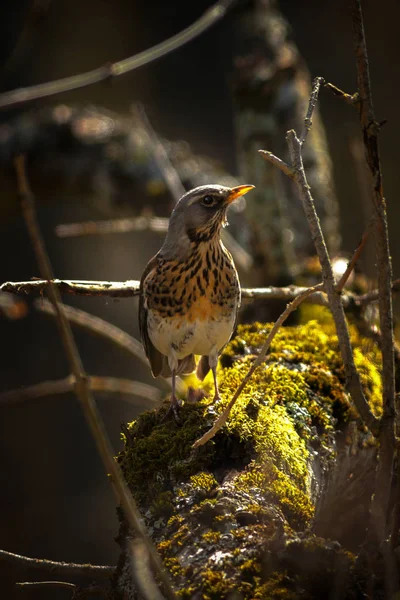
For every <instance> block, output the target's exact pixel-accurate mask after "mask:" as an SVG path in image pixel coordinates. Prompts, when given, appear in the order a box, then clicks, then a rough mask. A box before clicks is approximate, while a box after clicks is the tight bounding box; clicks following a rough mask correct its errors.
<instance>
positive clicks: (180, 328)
mask: <svg viewBox="0 0 400 600" xmlns="http://www.w3.org/2000/svg"><path fill="white" fill-rule="evenodd" d="M143 289H144V297H145V298H146V309H147V327H148V334H149V337H150V340H151V342H152V344H153V345H154V346H155V348H156V349H157V350H158V351H159V352H161V353H162V354H163V355H165V356H171V350H172V353H173V354H174V355H175V359H176V365H172V366H175V368H176V369H177V371H178V372H179V370H180V369H179V361H182V360H183V359H185V358H186V357H188V356H190V355H193V354H201V355H206V356H213V355H217V354H218V352H219V350H220V349H221V348H222V347H223V346H224V345H225V344H226V343H227V342H228V341H229V339H230V337H231V334H232V331H233V329H234V325H235V320H236V315H237V311H238V308H239V305H240V287H239V280H238V276H237V272H236V269H235V266H234V263H233V261H232V257H231V255H230V254H229V252H228V251H227V249H226V248H225V247H224V245H223V244H222V242H221V241H220V240H215V241H214V243H211V244H204V243H200V244H196V245H195V246H194V247H193V249H192V252H191V253H190V254H189V256H188V257H187V259H186V260H185V261H184V262H178V261H175V260H166V259H164V258H163V257H162V256H159V257H158V256H156V257H155V259H154V263H153V265H152V266H151V269H149V272H148V274H147V275H146V277H145V279H144V280H143ZM187 362H188V361H186V363H187ZM183 366H184V367H185V368H186V367H187V364H185V365H183ZM189 366H191V367H192V369H191V370H193V367H194V364H193V361H192V364H191V365H189ZM163 371H165V369H163Z"/></svg>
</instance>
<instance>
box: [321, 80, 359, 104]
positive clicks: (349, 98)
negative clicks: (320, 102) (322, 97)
mask: <svg viewBox="0 0 400 600" xmlns="http://www.w3.org/2000/svg"><path fill="white" fill-rule="evenodd" d="M324 87H325V88H326V89H327V90H329V91H330V92H332V94H334V95H335V96H337V97H338V98H341V99H342V100H344V101H345V102H346V103H347V104H351V105H353V106H354V105H357V104H359V102H360V98H359V96H358V94H357V93H355V94H346V92H344V91H343V90H341V89H340V88H338V87H337V86H336V85H333V84H332V83H325V85H324Z"/></svg>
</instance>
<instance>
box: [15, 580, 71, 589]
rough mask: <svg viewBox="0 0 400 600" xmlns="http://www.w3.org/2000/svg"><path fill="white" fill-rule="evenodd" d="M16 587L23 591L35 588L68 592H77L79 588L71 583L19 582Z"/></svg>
mask: <svg viewBox="0 0 400 600" xmlns="http://www.w3.org/2000/svg"><path fill="white" fill-rule="evenodd" d="M15 585H16V586H17V587H19V588H22V589H24V588H25V589H27V588H35V587H50V588H52V587H54V588H66V589H67V590H76V589H77V588H78V586H77V585H76V584H75V583H70V582H69V581H17V583H16V584H15Z"/></svg>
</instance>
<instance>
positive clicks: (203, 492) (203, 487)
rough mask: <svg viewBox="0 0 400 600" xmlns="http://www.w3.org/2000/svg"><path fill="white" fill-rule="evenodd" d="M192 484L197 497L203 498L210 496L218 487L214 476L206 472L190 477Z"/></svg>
mask: <svg viewBox="0 0 400 600" xmlns="http://www.w3.org/2000/svg"><path fill="white" fill-rule="evenodd" d="M190 483H191V484H192V486H193V487H194V489H195V491H196V493H197V496H202V497H203V498H206V497H207V496H209V495H210V494H211V493H212V491H213V490H215V488H216V487H217V486H218V483H217V480H216V479H215V477H214V475H212V474H211V473H205V472H204V471H202V472H201V473H197V474H196V475H192V476H191V477H190Z"/></svg>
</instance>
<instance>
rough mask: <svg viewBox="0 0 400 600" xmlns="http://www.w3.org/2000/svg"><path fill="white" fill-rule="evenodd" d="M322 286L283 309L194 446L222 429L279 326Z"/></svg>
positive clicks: (305, 292)
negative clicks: (255, 355) (223, 406)
mask: <svg viewBox="0 0 400 600" xmlns="http://www.w3.org/2000/svg"><path fill="white" fill-rule="evenodd" d="M322 288H323V284H322V283H320V284H318V285H315V286H314V287H312V288H307V289H306V290H304V292H303V293H302V294H299V295H298V296H297V297H296V298H295V299H294V300H293V301H292V302H291V303H290V304H288V305H287V307H286V308H285V310H284V311H283V313H282V314H281V316H280V317H279V319H278V320H277V321H276V322H275V323H274V326H273V327H272V329H271V331H270V332H269V334H268V337H267V339H266V340H265V343H264V346H263V347H262V348H261V351H260V354H259V355H258V356H257V358H256V360H255V361H254V362H253V364H252V365H251V367H250V369H249V370H248V371H247V373H246V375H245V377H244V378H243V380H242V382H241V383H240V385H239V386H238V388H237V390H236V392H235V393H234V395H233V396H232V399H231V400H230V402H229V404H228V406H227V407H226V408H225V410H224V412H223V413H222V414H221V415H220V416H219V417H218V419H217V420H216V421H215V423H214V425H213V426H212V427H211V429H209V430H208V431H207V432H206V433H205V434H204V435H203V436H202V437H201V438H200V439H198V440H196V441H195V443H194V444H193V447H194V448H197V447H198V446H203V445H204V444H206V443H207V442H208V441H209V440H211V439H212V438H213V437H214V436H215V434H216V433H217V432H218V431H219V430H220V429H221V427H223V426H224V425H225V423H226V421H227V420H228V417H229V415H230V413H231V410H232V408H233V406H234V405H235V402H236V400H237V399H238V398H239V396H240V394H241V393H242V391H243V390H244V388H245V386H246V385H247V383H248V382H249V380H250V379H251V377H252V376H253V373H254V371H255V370H256V369H257V367H259V366H260V365H261V364H262V362H263V361H264V359H265V357H266V355H267V352H268V349H269V347H270V345H271V343H272V340H273V339H274V337H275V335H276V334H277V333H278V331H279V328H280V327H281V326H282V325H283V323H284V322H285V321H286V319H287V318H288V316H289V315H290V313H292V312H293V311H294V310H296V308H297V307H298V306H299V305H300V304H301V303H302V302H303V301H304V300H305V299H306V298H307V296H310V295H311V294H314V293H315V292H317V291H319V290H322Z"/></svg>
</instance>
